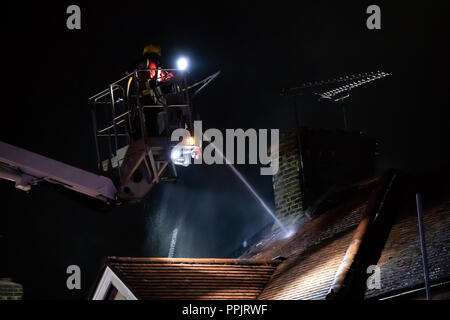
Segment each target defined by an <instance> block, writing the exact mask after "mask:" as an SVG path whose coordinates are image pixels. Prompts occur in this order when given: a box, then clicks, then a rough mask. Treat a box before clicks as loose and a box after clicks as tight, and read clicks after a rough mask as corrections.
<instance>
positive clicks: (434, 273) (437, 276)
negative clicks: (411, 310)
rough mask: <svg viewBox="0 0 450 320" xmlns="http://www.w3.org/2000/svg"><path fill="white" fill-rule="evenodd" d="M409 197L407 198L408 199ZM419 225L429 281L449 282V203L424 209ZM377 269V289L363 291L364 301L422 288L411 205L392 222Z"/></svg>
mask: <svg viewBox="0 0 450 320" xmlns="http://www.w3.org/2000/svg"><path fill="white" fill-rule="evenodd" d="M413 196H414V195H413V194H411V197H410V198H411V199H413ZM425 199H426V197H425ZM423 221H424V228H425V240H426V247H427V254H428V266H429V273H430V281H431V283H438V282H441V281H444V280H450V279H449V278H450V233H449V229H450V201H448V200H447V201H446V202H437V203H434V204H432V205H431V206H428V208H426V207H424V213H423ZM377 265H378V266H379V267H380V274H381V276H380V280H381V289H378V290H368V291H366V294H365V296H366V298H374V297H377V296H379V297H382V296H383V295H394V294H395V293H399V292H402V291H407V290H411V289H415V288H423V287H424V286H425V285H424V277H423V268H422V254H421V249H420V240H419V229H418V221H417V213H416V209H415V207H414V201H410V203H409V206H404V207H403V210H402V212H401V213H400V214H399V216H398V217H397V219H396V221H395V222H394V225H393V226H392V229H391V231H390V233H389V236H388V239H387V241H386V244H385V246H384V249H383V251H382V253H381V256H380V259H379V261H378V263H377ZM432 292H433V290H432Z"/></svg>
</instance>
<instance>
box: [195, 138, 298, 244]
mask: <svg viewBox="0 0 450 320" xmlns="http://www.w3.org/2000/svg"><path fill="white" fill-rule="evenodd" d="M203 137H204V138H205V139H206V140H207V141H208V142H209V143H211V144H212V145H213V147H214V149H215V150H216V152H217V153H218V154H219V155H220V156H221V157H222V158H223V159H224V160H225V164H227V165H228V167H229V168H230V169H231V171H233V173H234V174H235V175H236V176H237V177H238V178H239V180H241V182H242V183H243V184H244V185H245V187H246V188H247V190H248V191H249V192H250V194H251V195H252V196H253V197H254V198H255V199H256V200H257V201H258V202H259V204H260V205H261V206H262V207H263V208H264V210H265V211H266V212H267V213H268V214H269V215H270V216H271V217H272V218H273V220H274V221H275V222H276V223H277V224H278V226H279V227H280V229H281V230H282V231H283V234H285V235H286V234H290V233H291V232H289V231H288V230H287V229H286V227H285V226H284V225H283V224H282V223H281V221H280V220H279V219H278V218H277V217H276V216H275V214H274V213H273V212H272V210H270V208H269V207H268V206H267V205H266V203H265V202H264V200H263V199H262V198H261V197H260V196H259V194H258V193H257V192H256V190H255V188H253V186H252V185H251V184H250V183H249V182H248V181H247V180H246V179H245V178H244V176H243V175H242V174H241V173H240V172H239V171H238V170H237V169H236V167H235V166H234V165H233V164H232V163H231V162H230V161H229V160H228V158H227V157H226V156H225V155H224V154H223V152H222V151H221V150H220V149H219V148H217V147H216V145H215V144H214V143H213V142H212V141H211V139H210V138H209V137H207V136H206V135H205V134H203Z"/></svg>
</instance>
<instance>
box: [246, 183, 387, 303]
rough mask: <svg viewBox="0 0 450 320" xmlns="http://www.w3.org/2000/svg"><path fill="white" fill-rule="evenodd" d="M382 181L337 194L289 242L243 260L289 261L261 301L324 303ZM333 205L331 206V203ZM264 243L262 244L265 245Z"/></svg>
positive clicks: (255, 251)
mask: <svg viewBox="0 0 450 320" xmlns="http://www.w3.org/2000/svg"><path fill="white" fill-rule="evenodd" d="M379 183H381V181H380V179H373V180H370V181H364V182H361V183H360V184H356V185H353V186H352V187H350V188H347V189H340V190H337V191H336V192H335V193H334V195H333V197H332V198H334V200H333V199H331V200H330V199H329V200H328V203H325V204H324V205H323V206H322V208H321V209H319V212H318V213H317V216H316V217H314V218H313V219H312V220H311V221H306V222H305V223H304V224H303V225H301V226H300V227H299V229H298V231H297V233H296V234H295V235H294V236H292V237H291V238H289V239H278V240H277V239H271V240H270V241H267V240H266V242H265V244H264V245H260V249H256V248H250V249H249V250H248V251H247V252H246V253H245V254H244V255H242V256H241V258H244V257H245V258H257V259H271V258H273V257H275V256H283V257H285V258H287V259H286V260H285V261H283V263H282V264H281V265H280V266H279V267H278V268H277V270H276V272H275V273H274V275H273V277H272V279H271V280H270V282H269V283H268V284H267V286H266V287H265V288H264V290H263V292H262V293H261V295H260V296H259V299H324V298H325V296H326V295H327V293H328V290H329V289H330V287H331V285H332V283H333V280H334V278H335V275H336V273H337V270H338V268H339V266H340V264H341V262H342V260H343V257H344V255H345V253H346V251H347V248H348V246H349V245H350V243H351V241H352V237H353V235H354V231H355V228H356V227H357V226H358V224H359V223H360V221H361V218H362V216H363V214H364V212H365V211H366V208H367V204H368V202H369V200H370V199H371V197H372V196H373V191H374V189H375V187H377V186H378V184H379ZM330 201H331V202H330ZM264 240H265V239H263V240H262V242H263V243H264Z"/></svg>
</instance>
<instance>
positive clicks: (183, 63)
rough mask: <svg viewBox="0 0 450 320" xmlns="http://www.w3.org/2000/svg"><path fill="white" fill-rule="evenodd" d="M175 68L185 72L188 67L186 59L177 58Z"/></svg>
mask: <svg viewBox="0 0 450 320" xmlns="http://www.w3.org/2000/svg"><path fill="white" fill-rule="evenodd" d="M177 67H178V69H180V70H186V69H187V67H188V60H187V59H186V58H179V59H178V61H177Z"/></svg>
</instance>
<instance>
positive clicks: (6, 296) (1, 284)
mask: <svg viewBox="0 0 450 320" xmlns="http://www.w3.org/2000/svg"><path fill="white" fill-rule="evenodd" d="M22 295H23V290H22V285H20V284H18V283H14V282H12V281H11V280H10V279H0V300H22Z"/></svg>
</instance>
